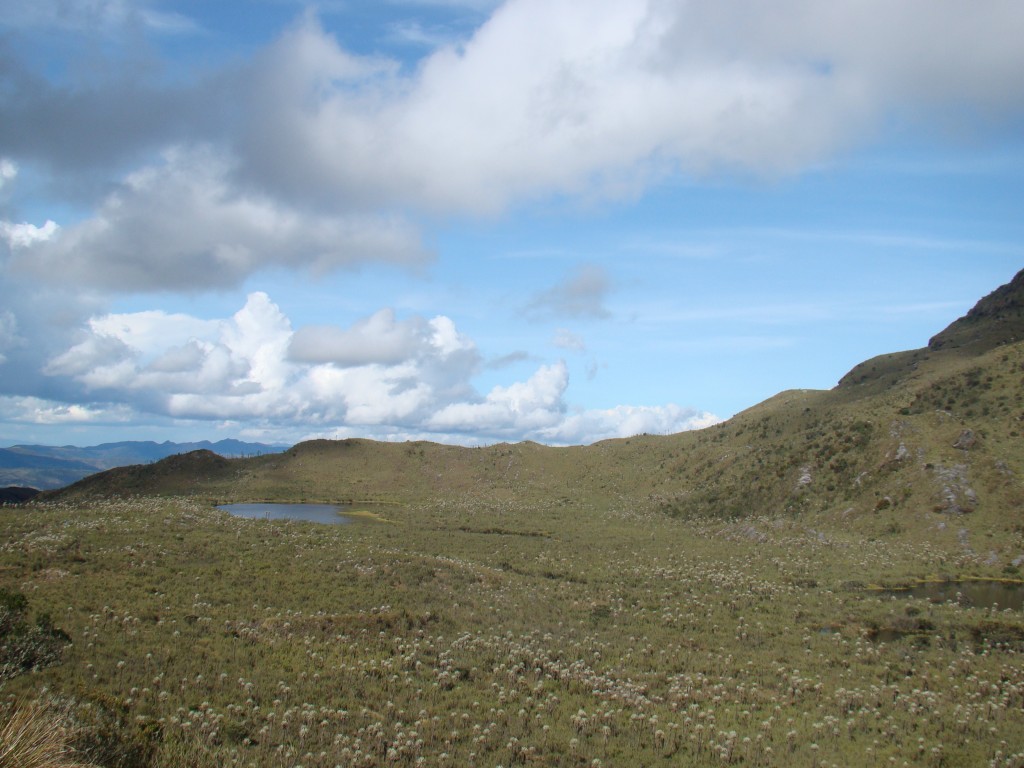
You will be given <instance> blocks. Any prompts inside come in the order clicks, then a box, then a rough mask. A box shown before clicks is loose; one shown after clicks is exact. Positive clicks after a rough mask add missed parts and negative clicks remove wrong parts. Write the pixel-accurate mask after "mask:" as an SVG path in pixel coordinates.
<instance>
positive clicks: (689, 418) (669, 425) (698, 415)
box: [539, 405, 721, 445]
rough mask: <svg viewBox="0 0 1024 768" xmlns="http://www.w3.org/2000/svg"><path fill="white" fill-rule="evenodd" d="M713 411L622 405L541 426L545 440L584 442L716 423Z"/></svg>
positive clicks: (667, 431)
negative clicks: (543, 427) (546, 426)
mask: <svg viewBox="0 0 1024 768" xmlns="http://www.w3.org/2000/svg"><path fill="white" fill-rule="evenodd" d="M719 421H721V419H719V418H718V417H717V416H715V415H714V414H711V413H708V412H706V411H698V410H695V409H693V408H681V407H679V406H677V405H666V406H631V405H619V406H616V407H615V408H609V409H605V410H588V411H583V412H581V413H575V414H571V415H569V416H567V417H566V418H565V419H563V420H561V421H560V422H559V423H558V424H557V425H555V426H553V427H550V428H547V429H544V430H541V431H540V433H539V435H540V437H541V439H543V441H544V442H549V443H554V444H565V445H569V444H582V443H592V442H596V441H597V440H606V439H610V438H616V437H631V436H633V435H639V434H654V435H667V434H674V433H676V432H683V431H686V430H691V429H703V428H704V427H710V426H711V425H713V424H717V423H718V422H719Z"/></svg>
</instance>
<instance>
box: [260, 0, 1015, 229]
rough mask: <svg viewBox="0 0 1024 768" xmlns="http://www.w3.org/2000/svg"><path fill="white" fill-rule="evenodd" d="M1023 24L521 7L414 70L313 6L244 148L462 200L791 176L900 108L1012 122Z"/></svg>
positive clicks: (487, 204)
mask: <svg viewBox="0 0 1024 768" xmlns="http://www.w3.org/2000/svg"><path fill="white" fill-rule="evenodd" d="M1022 23H1024V8H1022V7H1021V6H1020V5H1019V4H1016V3H1011V2H993V3H986V4H984V5H981V6H970V7H969V6H966V5H964V4H963V3H959V2H953V1H952V0H942V1H940V2H937V3H936V2H925V0H911V1H910V2H905V3H898V4H892V3H884V2H881V0H869V1H868V2H863V1H862V0H838V1H837V2H832V3H828V4H827V5H822V4H820V3H817V2H812V0H784V2H782V3H781V4H778V3H775V4H771V5H766V4H763V3H759V2H754V0H726V1H725V2H720V3H681V2H663V1H660V0H600V1H599V2H593V1H589V2H581V1H580V0H510V2H507V3H505V4H504V5H502V6H501V7H500V8H498V9H497V10H496V11H495V12H494V13H493V15H492V16H491V17H490V19H489V20H488V21H487V22H486V23H485V24H483V25H482V26H481V27H480V28H479V29H478V30H477V31H476V33H475V35H474V36H473V37H472V39H470V40H469V41H468V42H466V43H465V44H464V45H461V46H454V45H452V46H444V47H441V48H440V49H438V50H437V51H436V52H435V53H433V54H432V55H431V56H429V57H428V58H426V59H425V60H424V61H423V62H422V64H421V66H420V67H418V68H417V69H416V70H415V71H414V72H412V73H408V72H407V71H404V70H402V69H400V68H398V67H392V68H388V67H387V66H386V65H384V64H383V63H381V62H379V61H369V60H355V59H354V58H353V57H351V56H350V55H348V54H346V53H345V51H343V50H342V49H341V48H340V47H339V46H338V44H337V42H336V41H335V40H334V39H333V38H332V37H331V36H330V35H329V34H327V33H326V32H324V30H323V29H322V28H321V27H320V26H319V25H318V24H317V22H316V20H315V18H314V17H312V16H307V17H305V18H304V20H303V22H302V23H301V24H299V25H297V26H296V27H294V28H293V29H291V30H290V31H289V32H288V34H286V35H285V36H284V37H282V38H281V40H279V41H278V43H277V44H276V45H275V46H274V47H273V49H271V51H269V52H268V54H267V55H266V57H265V58H264V59H263V60H262V61H261V63H260V66H259V67H258V68H257V69H256V71H255V75H254V79H253V82H254V83H256V86H255V94H254V97H256V98H257V103H259V104H261V105H264V106H266V105H267V104H269V103H270V102H272V103H273V104H274V105H275V106H276V107H277V109H275V110H273V111H269V110H268V111H267V115H268V119H267V120H264V121H259V122H257V121H252V131H251V133H250V134H249V137H248V142H247V143H246V147H247V149H246V150H244V151H243V154H244V155H245V157H246V158H247V167H248V168H250V169H251V170H252V171H253V173H254V174H255V176H256V177H257V178H260V179H261V181H262V182H263V183H265V184H266V185H267V186H268V187H269V188H284V187H285V186H287V187H288V188H289V189H291V190H292V191H293V192H294V191H297V190H299V189H300V188H301V189H302V190H304V191H305V192H307V193H308V192H314V193H316V194H320V195H327V194H330V195H335V196H340V197H341V198H342V199H346V200H360V201H377V202H378V203H380V202H388V203H395V202H396V201H397V202H401V203H406V204H413V205H418V206H423V207H426V208H431V209H436V208H442V209H448V210H460V211H465V210H470V211H493V210H499V209H501V208H503V207H504V206H506V205H508V204H509V203H511V202H515V201H517V200H521V199H524V198H534V197H539V196H544V195H548V194H551V193H568V194H583V195H592V194H594V193H595V192H597V193H601V192H602V191H603V192H604V193H607V194H613V195H618V194H622V193H627V194H631V193H633V192H635V191H636V190H637V189H638V184H643V183H646V181H648V180H649V179H651V178H658V177H659V176H660V175H662V174H664V173H674V172H677V171H680V170H681V171H682V172H684V173H688V174H692V173H698V174H702V173H710V172H715V171H717V170H723V169H724V170H728V171H734V170H740V171H744V172H752V173H755V174H769V175H772V174H777V173H785V172H792V171H799V170H802V169H804V168H806V167H807V166H808V164H811V163H815V162H817V161H819V160H820V159H821V158H823V157H826V156H827V155H828V154H829V153H831V152H833V151H835V150H836V149H838V148H842V147H846V146H849V145H851V144H852V143H854V142H857V141H860V140H863V139H864V138H865V137H867V136H870V134H871V133H872V132H873V131H875V130H876V129H877V127H878V126H879V125H880V124H881V123H882V121H883V120H884V119H885V118H886V117H887V116H889V115H897V116H899V117H900V119H907V118H911V119H914V118H922V119H926V120H927V119H928V117H929V116H932V117H934V116H935V115H936V114H941V115H945V116H948V115H952V114H958V113H959V112H960V110H962V108H964V107H967V108H969V109H972V110H973V113H974V114H975V115H977V116H979V117H980V118H982V121H983V119H984V117H985V116H989V117H995V118H997V119H998V118H1000V117H1002V116H1005V115H1006V114H1007V113H1010V114H1018V115H1019V113H1020V111H1021V109H1022V105H1024V98H1022V97H1024V84H1022V83H1021V79H1020V78H1019V77H1016V74H1017V73H1019V72H1020V71H1022V69H1024V52H1022V50H1021V46H1019V45H1018V44H1017V40H1016V36H1015V35H1014V34H1013V32H1012V31H1011V30H1015V29H1019V28H1020V26H1021V24H1022ZM360 63H361V64H362V67H360Z"/></svg>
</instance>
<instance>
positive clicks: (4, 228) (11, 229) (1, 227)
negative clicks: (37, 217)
mask: <svg viewBox="0 0 1024 768" xmlns="http://www.w3.org/2000/svg"><path fill="white" fill-rule="evenodd" d="M59 229H60V227H58V226H57V224H56V222H53V221H50V220H49V219H47V221H46V223H45V224H43V226H41V227H37V226H36V225H35V224H29V223H27V222H22V223H21V224H14V223H12V222H9V221H0V238H3V239H4V240H6V241H7V244H8V245H9V246H11V248H30V247H31V246H32V245H34V244H35V243H45V242H46V241H48V240H51V239H52V238H53V237H54V235H56V234H57V231H58V230H59Z"/></svg>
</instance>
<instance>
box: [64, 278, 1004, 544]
mask: <svg viewBox="0 0 1024 768" xmlns="http://www.w3.org/2000/svg"><path fill="white" fill-rule="evenodd" d="M1022 296H1024V272H1021V273H1020V274H1018V275H1017V276H1016V277H1015V278H1014V280H1013V281H1012V282H1011V283H1009V284H1008V285H1006V286H1003V287H1001V288H999V289H998V290H996V291H995V292H993V293H992V294H991V295H989V296H987V297H985V298H984V299H982V300H981V301H980V302H979V303H978V304H977V306H976V307H974V309H972V310H971V311H970V312H969V313H968V314H967V315H966V316H965V317H964V318H962V319H960V320H957V321H956V322H955V323H953V324H952V325H951V326H950V327H949V328H947V329H945V330H944V331H942V332H941V333H939V334H937V335H936V336H935V337H933V338H932V339H931V341H930V342H929V344H928V346H927V347H923V348H921V349H917V350H910V351H905V352H896V353H892V354H887V355H882V356H880V357H877V358H874V359H872V360H868V361H866V362H864V363H861V364H860V365H858V366H856V367H855V368H854V369H853V370H851V371H850V373H848V374H847V375H846V376H844V377H843V379H842V380H841V381H840V382H839V384H838V386H837V387H836V388H834V389H832V390H828V391H811V390H792V391H788V392H783V393H780V394H779V395H777V396H775V397H773V398H771V399H769V400H767V401H765V402H763V403H761V404H759V405H757V406H755V407H753V408H751V409H749V410H747V411H744V412H743V413H740V414H739V415H737V416H736V417H734V418H733V419H730V420H729V421H728V422H726V423H723V424H719V425H717V426H715V427H711V428H709V429H705V430H702V431H699V432H687V433H682V434H677V435H668V436H653V435H643V436H638V437H634V438H629V439H623V440H609V441H604V442H600V443H597V444H595V445H591V446H576V447H567V448H554V447H546V446H541V445H537V444H535V443H520V444H501V445H495V446H490V447H485V448H461V447H455V446H446V445H438V444H434V443H427V442H409V443H378V442H373V441H368V440H359V439H350V440H342V441H322V440H317V441H311V442H306V443H301V444H299V445H296V446H294V447H293V448H292V449H290V450H288V451H286V452H284V453H281V454H275V455H267V456H259V457H254V458H249V459H236V460H227V459H223V458H221V457H219V456H216V455H214V454H212V453H210V452H208V451H198V452H193V453H190V454H187V455H183V456H174V457H171V458H169V459H166V460H164V461H162V462H158V463H156V464H153V465H149V466H135V467H127V468H119V469H114V470H111V471H109V472H105V473H102V474H99V475H95V476H92V477H90V478H87V479H86V480H84V481H82V482H80V483H77V484H75V485H74V486H71V487H70V488H67V489H65V490H62V491H59V492H58V493H57V494H56V495H55V496H54V497H53V498H59V499H83V498H90V497H104V496H110V495H126V494H134V495H147V496H148V495H162V496H180V495H187V496H193V497H198V498H203V499H210V500H223V501H228V500H231V501H246V500H248V501H254V500H309V501H327V502H346V501H363V502H384V503H396V504H409V503H426V502H430V503H444V502H445V501H450V500H453V499H459V500H466V499H473V498H480V499H487V500H488V501H489V502H494V501H502V500H504V501H507V502H512V501H515V502H516V503H532V504H538V505H541V506H545V507H547V506H551V505H571V506H574V507H584V508H585V507H601V506H608V505H609V504H620V503H621V504H629V505H632V506H635V507H637V508H643V509H651V508H654V509H659V510H661V511H664V512H665V513H667V514H669V515H672V516H677V517H683V518H704V517H713V518H742V517H747V516H756V515H774V514H788V515H813V516H818V517H822V518H824V519H829V520H832V521H833V522H836V521H839V520H842V521H843V522H844V525H848V526H849V525H852V526H855V527H858V528H859V529H861V530H862V531H863V532H865V533H877V532H878V531H885V530H893V529H898V528H902V527H907V526H917V525H931V526H934V525H935V524H936V521H933V520H932V518H931V517H930V516H932V515H936V514H938V515H943V514H945V515H947V516H950V515H952V516H958V517H961V518H963V517H964V516H970V520H971V523H970V525H971V527H974V526H978V527H984V528H985V529H987V530H1003V529H1004V528H1005V527H1006V526H1007V525H1016V524H1017V522H1019V521H1011V520H1009V519H1008V516H1010V515H1012V514H1014V513H1016V512H1017V511H1019V510H1020V509H1021V508H1022V507H1024V485H1022V482H1021V478H1022V477H1024V450H1022V440H1021V432H1022V430H1024V344H1022V342H1021V340H1024V310H1022V306H1024V299H1022ZM1013 541H1014V542H1015V541H1016V540H1013ZM1014 545H1016V544H1014Z"/></svg>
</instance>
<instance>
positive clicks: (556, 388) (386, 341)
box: [25, 293, 700, 443]
mask: <svg viewBox="0 0 1024 768" xmlns="http://www.w3.org/2000/svg"><path fill="white" fill-rule="evenodd" d="M306 330H309V329H299V330H298V331H293V330H292V327H291V322H290V320H289V319H288V318H287V317H286V316H285V315H284V314H283V313H282V312H281V310H280V309H279V308H278V307H277V306H276V305H275V304H274V302H273V301H271V299H270V297H268V296H267V295H266V294H263V293H253V294H251V295H250V296H249V298H248V300H247V301H246V304H245V306H244V307H242V309H240V310H239V311H238V312H236V313H235V314H234V315H232V316H231V317H229V318H224V319H219V320H203V319H199V318H195V317H191V316H189V315H185V314H181V313H162V312H137V313H121V314H108V315H103V316H98V317H94V318H93V319H92V320H91V321H90V322H88V323H87V324H86V325H85V326H84V327H83V328H82V330H81V332H80V336H79V338H78V339H77V340H76V341H75V343H73V344H72V345H71V346H69V347H68V348H67V349H65V350H63V351H62V352H61V353H59V354H57V355H54V356H53V357H52V358H51V359H50V361H49V363H48V364H47V365H46V367H45V369H44V372H45V374H46V375H47V376H48V377H49V378H50V379H52V380H55V381H59V382H63V385H64V388H65V389H69V388H73V387H72V385H73V386H74V387H77V388H78V399H77V401H69V402H68V403H66V405H67V406H68V408H70V406H71V405H74V404H75V403H76V402H77V404H78V405H80V406H82V407H83V408H86V409H87V410H88V409H89V408H94V407H95V403H96V402H97V401H103V402H111V403H121V404H122V405H123V407H124V408H125V409H135V412H136V413H137V415H138V417H139V418H148V419H151V420H152V419H166V418H171V419H189V420H199V421H208V422H217V423H220V422H223V421H226V420H229V421H237V422H244V423H246V424H249V425H251V426H252V428H254V429H256V428H259V429H266V430H278V431H280V430H284V431H286V432H288V433H290V434H294V433H295V432H297V431H303V432H305V433H307V434H308V433H309V432H316V433H325V432H326V433H332V434H339V433H342V432H345V431H346V430H358V431H359V434H361V435H363V436H369V437H379V438H394V437H395V436H396V435H403V434H404V435H420V436H425V435H426V436H433V437H434V438H435V439H444V440H453V441H456V442H466V443H479V442H487V441H494V440H522V439H536V440H544V441H548V442H563V443H564V442H590V441H592V440H595V439H600V438H603V437H606V436H609V435H619V434H632V433H634V432H640V431H648V432H650V431H667V430H669V429H671V428H672V427H673V426H676V425H680V428H689V427H690V426H694V425H696V424H698V423H699V422H700V418H699V417H700V415H699V414H696V412H694V411H684V410H682V409H678V408H676V407H675V406H670V407H669V408H668V409H651V408H641V409H635V408H628V407H623V408H620V409H613V410H610V411H597V412H587V413H585V414H582V415H581V414H573V415H570V416H567V415H566V414H567V413H569V411H570V409H569V406H568V404H567V401H566V393H567V390H568V386H569V372H568V368H567V366H566V364H565V363H564V362H557V363H553V364H548V365H541V366H539V367H538V368H537V369H536V370H535V372H534V373H533V374H532V375H531V376H530V377H529V378H527V379H526V380H523V381H513V382H511V383H508V384H503V385H498V386H494V387H493V388H492V389H491V390H490V391H489V392H487V393H486V394H479V393H477V392H476V390H475V389H474V387H473V385H472V380H473V377H474V376H475V375H476V373H477V372H478V371H479V370H480V369H481V367H482V362H481V359H480V355H479V352H478V350H477V347H476V345H475V343H474V342H473V341H472V340H471V339H469V338H468V337H467V336H465V335H464V334H463V333H461V332H460V331H459V330H458V328H457V327H456V326H455V324H454V323H453V322H452V321H451V319H450V318H447V317H444V316H439V317H435V318H432V319H430V320H426V319H424V318H420V317H411V318H408V319H404V320H398V319H396V317H395V315H394V312H393V311H392V310H387V309H386V310H381V311H379V312H377V313H375V314H373V315H372V316H370V317H368V318H365V319H363V320H360V321H357V322H356V323H354V324H352V325H351V326H350V327H348V328H346V329H342V328H329V327H318V328H313V329H312V333H310V334H304V331H306ZM303 339H304V340H303ZM377 342H380V343H381V344H382V345H383V346H382V347H381V351H379V352H374V351H373V350H374V344H375V343H377ZM26 402H27V401H26ZM105 408H106V409H107V410H109V407H107V406H105ZM55 409H56V410H55ZM37 410H38V412H39V413H38V414H37V415H35V416H31V417H25V418H26V419H28V420H33V419H34V420H36V421H38V422H40V423H42V420H43V419H44V418H57V417H56V416H52V417H51V416H46V415H45V414H49V413H52V414H59V413H64V414H65V415H66V414H68V413H71V412H72V411H69V410H67V409H65V411H60V409H59V408H57V407H56V406H47V407H46V408H39V409H37ZM74 412H75V413H81V414H85V413H86V412H85V411H74ZM83 418H84V416H83Z"/></svg>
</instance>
